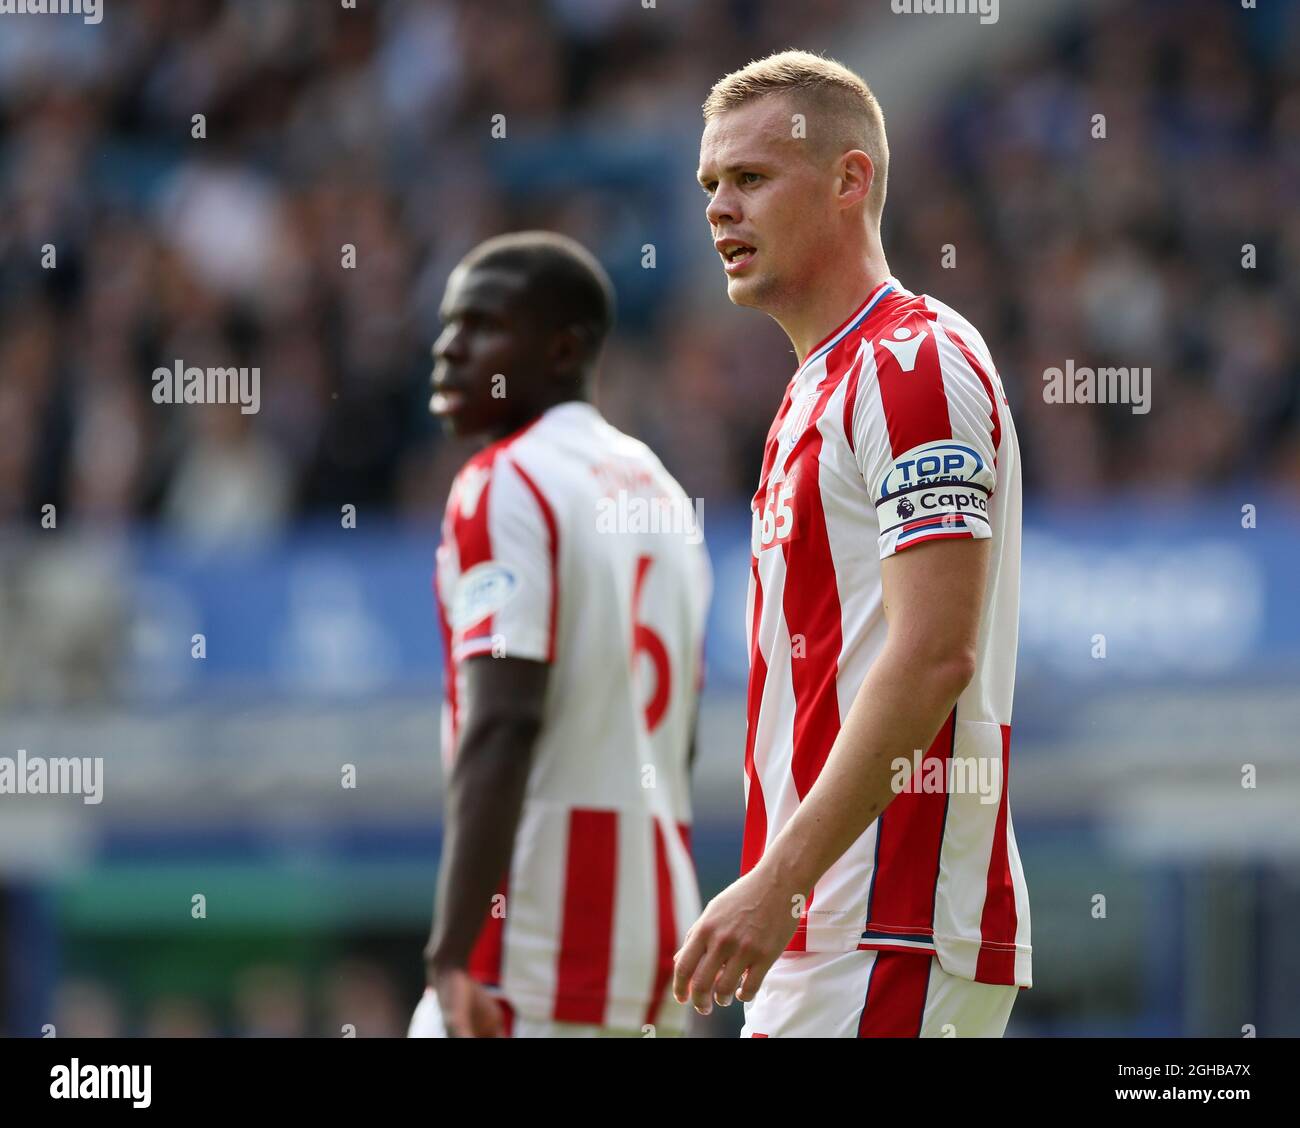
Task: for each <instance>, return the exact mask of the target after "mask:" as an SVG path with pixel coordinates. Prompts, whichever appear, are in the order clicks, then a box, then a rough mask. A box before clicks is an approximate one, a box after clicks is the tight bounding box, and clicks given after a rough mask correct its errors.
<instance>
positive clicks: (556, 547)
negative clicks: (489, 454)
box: [510, 459, 560, 662]
mask: <svg viewBox="0 0 1300 1128" xmlns="http://www.w3.org/2000/svg"><path fill="white" fill-rule="evenodd" d="M510 465H511V466H513V467H514V468H515V470H516V471H517V472H518V474H519V477H520V478H521V479H523V483H524V485H526V486H527V487H528V488H529V489H530V490H531V491H532V494H533V497H534V498H536V500H537V505H538V508H540V509H541V511H542V520H543V521H545V522H546V532H547V536H548V538H549V540H548V543H549V547H550V559H551V623H550V628H549V631H548V634H547V643H546V660H547V661H548V662H554V661H555V624H556V622H557V619H556V615H557V613H558V611H559V607H560V580H559V576H560V525H559V522H558V521H556V519H555V510H554V509H552V508H551V503H550V502H549V501H547V500H546V495H545V494H543V493H542V491H541V490H540V489H538V488H537V483H536V482H534V481H533V479H532V478H531V477H529V475H528V474H527V473H526V472H525V470H524V468H523V467H522V466H520V465H519V463H518V462H515V461H514V460H513V459H512V460H511V462H510Z"/></svg>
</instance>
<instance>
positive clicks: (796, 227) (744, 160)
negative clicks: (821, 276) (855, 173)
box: [697, 97, 834, 313]
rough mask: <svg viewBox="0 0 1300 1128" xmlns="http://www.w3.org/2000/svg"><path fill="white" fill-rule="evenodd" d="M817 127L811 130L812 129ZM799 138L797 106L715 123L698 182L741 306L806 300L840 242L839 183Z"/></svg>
mask: <svg viewBox="0 0 1300 1128" xmlns="http://www.w3.org/2000/svg"><path fill="white" fill-rule="evenodd" d="M815 127H816V123H808V128H809V129H813V128H815ZM809 145H810V142H809V141H807V140H803V139H800V138H798V137H796V136H795V121H794V118H793V111H792V109H791V104H790V102H789V101H788V100H787V99H785V98H782V97H767V98H760V99H758V100H756V101H753V102H750V103H748V104H746V105H743V106H739V107H737V108H736V109H734V110H728V111H726V112H725V113H722V114H719V115H718V116H717V117H714V118H711V119H710V120H709V121H708V122H707V123H705V127H704V135H703V137H702V138H701V140H700V168H699V172H698V174H697V175H698V179H699V182H700V185H701V187H703V189H704V191H705V192H706V194H707V195H708V196H709V204H708V207H707V209H706V210H705V215H706V216H707V217H708V220H709V226H710V228H711V229H712V232H713V240H714V248H715V250H717V252H718V255H719V258H720V260H721V264H722V269H723V270H724V271H725V272H726V278H727V296H728V297H729V298H731V300H732V301H733V302H735V303H736V304H737V305H743V306H753V307H755V308H757V309H762V310H765V311H767V312H769V313H775V312H777V311H779V310H781V309H782V308H787V307H789V306H791V305H793V304H795V303H797V300H798V295H799V294H800V293H806V292H807V286H808V284H809V283H810V282H811V281H812V279H813V278H814V277H815V275H816V273H817V270H818V264H822V268H823V269H824V265H825V263H826V261H827V257H828V253H829V252H830V251H831V250H832V249H833V247H832V246H831V245H830V244H832V243H833V241H834V236H833V227H832V225H831V222H830V220H831V211H830V207H829V205H830V201H831V199H832V196H833V189H834V177H833V176H831V175H830V171H829V169H828V168H822V167H821V166H820V165H819V164H818V163H817V162H816V161H815V160H814V157H813V155H812V152H811V150H810V149H809Z"/></svg>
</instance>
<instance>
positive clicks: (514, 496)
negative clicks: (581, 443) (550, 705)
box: [447, 456, 558, 662]
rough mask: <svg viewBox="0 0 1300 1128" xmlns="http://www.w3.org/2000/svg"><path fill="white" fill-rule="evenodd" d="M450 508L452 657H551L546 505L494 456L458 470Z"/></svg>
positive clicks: (552, 552) (551, 554)
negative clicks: (455, 561) (455, 568)
mask: <svg viewBox="0 0 1300 1128" xmlns="http://www.w3.org/2000/svg"><path fill="white" fill-rule="evenodd" d="M452 505H453V509H452V514H451V533H452V535H453V537H454V538H455V542H456V551H457V557H458V564H459V567H458V572H457V576H456V579H455V581H454V583H453V584H452V585H451V591H450V594H449V598H448V605H449V606H448V615H447V618H448V625H449V627H450V632H451V652H452V657H453V660H454V661H457V662H460V661H463V660H464V659H466V658H472V657H474V656H475V655H478V654H491V655H493V656H494V657H497V658H528V659H531V660H533V661H538V662H551V661H553V660H554V658H555V653H554V651H555V628H554V621H555V620H554V615H555V600H556V575H555V570H556V566H557V550H558V545H557V543H556V538H557V532H556V528H555V521H554V515H553V511H552V510H551V508H550V505H549V502H548V501H547V500H546V498H545V496H544V495H543V494H542V493H541V492H540V490H538V489H537V488H536V484H535V483H534V482H533V480H532V479H531V478H529V477H528V476H527V475H526V474H525V473H524V472H523V471H522V470H520V468H519V467H518V466H517V465H516V464H515V463H514V462H513V461H512V460H511V459H510V458H508V457H504V456H502V457H497V458H495V459H493V460H492V461H491V462H490V463H487V464H476V463H471V464H470V465H469V466H467V467H466V468H465V469H464V470H462V471H461V474H460V476H459V477H458V478H457V480H456V485H455V487H454V493H453V499H452Z"/></svg>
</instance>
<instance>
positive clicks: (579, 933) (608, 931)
mask: <svg viewBox="0 0 1300 1128" xmlns="http://www.w3.org/2000/svg"><path fill="white" fill-rule="evenodd" d="M617 879H618V812H617V811H591V810H583V809H582V808H579V807H575V808H573V810H571V811H570V812H569V844H568V857H567V861H566V864H565V877H564V919H563V923H562V924H561V931H560V955H559V959H558V961H557V966H556V988H555V1010H554V1012H553V1015H552V1017H553V1018H554V1019H555V1021H556V1022H586V1023H593V1024H595V1025H596V1026H600V1025H603V1024H604V1021H605V1002H606V999H607V998H608V996H609V966H610V952H611V949H612V947H613V936H614V893H615V886H616V884H617Z"/></svg>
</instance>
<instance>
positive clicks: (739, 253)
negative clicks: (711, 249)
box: [713, 239, 758, 274]
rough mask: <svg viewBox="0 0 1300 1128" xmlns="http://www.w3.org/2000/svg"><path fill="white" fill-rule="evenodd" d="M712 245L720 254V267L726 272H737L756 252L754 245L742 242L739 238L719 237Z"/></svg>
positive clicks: (748, 262) (750, 261) (746, 264)
mask: <svg viewBox="0 0 1300 1128" xmlns="http://www.w3.org/2000/svg"><path fill="white" fill-rule="evenodd" d="M713 245H714V246H715V247H716V248H717V250H718V254H720V255H721V256H722V269H723V270H725V271H726V272H727V273H728V274H739V273H740V272H741V271H742V270H744V269H745V268H746V267H747V266H749V264H750V263H752V262H753V261H754V256H755V255H757V254H758V250H757V249H756V248H755V247H753V246H751V245H750V244H749V243H742V242H741V241H740V240H739V239H719V240H717V241H716V242H715V243H714V244H713Z"/></svg>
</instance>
